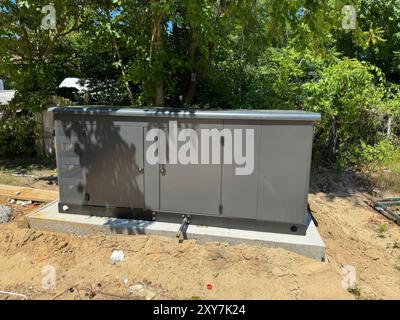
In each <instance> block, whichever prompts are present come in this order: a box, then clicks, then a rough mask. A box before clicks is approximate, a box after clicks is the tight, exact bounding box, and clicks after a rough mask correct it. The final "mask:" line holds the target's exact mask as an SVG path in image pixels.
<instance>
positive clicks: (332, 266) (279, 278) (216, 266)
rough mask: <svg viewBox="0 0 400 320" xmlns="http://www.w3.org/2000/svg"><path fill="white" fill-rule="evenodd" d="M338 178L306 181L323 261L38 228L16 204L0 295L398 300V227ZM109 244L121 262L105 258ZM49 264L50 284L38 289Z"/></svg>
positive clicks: (0, 245)
mask: <svg viewBox="0 0 400 320" xmlns="http://www.w3.org/2000/svg"><path fill="white" fill-rule="evenodd" d="M344 183H345V184H346V185H345V186H340V185H339V186H338V185H336V187H337V188H336V189H337V190H340V191H337V190H335V188H331V189H332V190H330V191H329V192H321V190H325V189H324V186H323V184H324V179H323V178H322V179H319V180H317V181H314V182H313V184H312V186H311V193H310V197H309V203H310V208H311V210H312V213H313V216H314V218H315V220H316V221H317V223H318V230H319V232H320V233H321V236H322V238H323V240H324V242H325V244H326V246H327V254H326V260H325V261H324V262H318V261H314V260H311V259H308V258H306V257H303V256H300V255H298V254H295V253H292V252H289V251H286V250H283V249H272V248H265V247H253V246H247V245H234V246H233V245H227V244H224V243H209V244H203V245H200V244H197V243H196V242H195V241H193V240H192V241H191V240H189V241H184V242H183V243H178V242H177V240H176V239H173V238H167V237H157V236H145V235H142V236H106V235H96V236H88V237H79V236H73V235H64V234H56V233H48V232H40V231H35V230H32V229H29V228H27V227H26V225H25V224H24V219H23V216H24V215H25V214H26V213H27V212H28V211H30V210H32V209H33V207H35V205H32V206H30V207H26V208H23V207H21V206H17V205H14V206H13V207H14V212H15V218H14V219H13V221H12V222H10V223H7V224H3V225H0V291H11V292H17V293H20V294H23V295H25V296H26V297H27V298H29V299H121V298H124V299H145V298H147V299H356V298H360V299H400V227H399V226H397V225H395V224H394V223H392V222H390V221H388V220H387V219H386V218H384V217H382V216H380V215H379V214H378V213H377V212H376V211H375V210H373V209H372V208H370V207H369V205H368V204H369V196H368V194H366V193H363V192H362V190H357V189H356V188H355V187H354V183H353V181H350V182H348V181H345V182H344ZM349 185H350V187H349ZM1 203H3V204H4V203H6V199H0V204H1ZM113 250H123V251H124V253H125V261H122V262H117V263H116V264H111V263H110V262H109V257H110V255H111V253H112V252H113ZM343 265H352V266H354V267H355V269H356V272H357V289H356V290H354V291H353V292H352V293H349V292H348V291H346V290H344V289H343V288H342V287H341V281H342V274H341V269H342V266H343ZM52 270H54V271H55V278H54V279H55V285H56V286H55V288H49V289H44V288H43V284H46V283H48V282H47V280H48V279H49V277H50V278H51V275H52V273H49V271H52ZM209 285H211V286H209ZM0 299H19V297H15V296H12V295H7V294H0Z"/></svg>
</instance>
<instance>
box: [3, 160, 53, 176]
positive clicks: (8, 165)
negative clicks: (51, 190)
mask: <svg viewBox="0 0 400 320" xmlns="http://www.w3.org/2000/svg"><path fill="white" fill-rule="evenodd" d="M55 168H56V163H55V161H54V160H52V159H48V158H43V157H34V158H0V171H5V172H7V171H12V172H26V173H29V172H31V171H33V170H43V169H49V170H53V169H55Z"/></svg>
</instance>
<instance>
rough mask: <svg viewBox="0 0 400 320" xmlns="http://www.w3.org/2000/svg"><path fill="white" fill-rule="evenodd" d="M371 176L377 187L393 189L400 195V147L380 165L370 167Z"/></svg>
mask: <svg viewBox="0 0 400 320" xmlns="http://www.w3.org/2000/svg"><path fill="white" fill-rule="evenodd" d="M370 169H371V170H372V174H371V175H370V178H371V180H372V182H373V184H375V185H376V187H377V188H379V189H381V190H383V191H387V190H389V191H392V192H394V193H398V194H399V196H400V148H399V151H396V152H394V153H392V154H391V155H390V156H389V157H387V159H386V160H385V161H384V162H383V163H382V164H380V165H374V166H372V167H371V168H370Z"/></svg>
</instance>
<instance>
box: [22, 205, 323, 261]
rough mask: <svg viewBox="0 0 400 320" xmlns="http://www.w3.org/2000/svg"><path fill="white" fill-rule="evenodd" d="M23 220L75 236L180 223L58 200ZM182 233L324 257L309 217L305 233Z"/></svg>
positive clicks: (166, 230)
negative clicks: (62, 205) (76, 210)
mask: <svg viewBox="0 0 400 320" xmlns="http://www.w3.org/2000/svg"><path fill="white" fill-rule="evenodd" d="M309 218H310V217H309ZM27 220H28V223H29V226H30V227H31V228H33V229H37V230H42V231H51V232H61V233H72V234H77V235H90V234H96V233H97V234H98V233H106V234H126V235H129V234H132V235H134V234H155V235H163V236H172V237H175V236H176V234H177V232H178V230H179V227H180V225H179V224H176V223H167V222H157V221H154V222H153V221H141V220H126V219H118V218H107V217H94V216H86V215H77V214H65V213H59V212H58V201H54V202H52V203H49V204H48V205H46V206H44V207H42V208H40V209H39V210H37V211H35V212H33V213H31V214H29V215H28V216H27ZM186 235H187V238H188V239H196V240H197V241H199V242H200V243H204V242H227V243H230V244H240V243H243V244H249V245H259V246H266V247H273V248H283V249H286V250H289V251H293V252H296V253H298V254H301V255H304V256H306V257H309V258H312V259H316V260H323V259H324V257H325V244H324V242H323V241H322V239H321V236H320V235H319V232H318V230H317V228H316V226H315V224H314V222H313V221H312V220H311V218H310V223H309V226H308V229H307V232H306V235H305V236H301V235H291V234H280V233H270V232H260V231H249V230H238V229H228V228H216V227H207V226H198V225H192V224H191V225H189V226H188V228H187V230H186Z"/></svg>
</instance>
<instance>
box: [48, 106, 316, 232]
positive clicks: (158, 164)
mask: <svg viewBox="0 0 400 320" xmlns="http://www.w3.org/2000/svg"><path fill="white" fill-rule="evenodd" d="M49 111H50V112H52V113H54V121H55V136H56V150H57V152H56V153H57V165H58V173H59V187H60V201H59V210H60V212H63V213H71V214H87V215H93V216H106V217H118V218H125V219H139V220H148V221H162V222H178V223H181V222H182V226H183V225H184V224H187V223H189V222H190V223H191V224H197V225H207V226H217V227H227V228H235V229H247V230H256V231H268V232H278V233H289V234H290V233H293V234H301V235H304V234H305V233H306V230H307V225H308V223H309V221H308V214H307V196H308V187H309V176H310V165H311V154H312V141H313V127H314V123H315V122H316V121H318V120H320V115H319V114H317V113H309V112H302V111H278V110H268V111H267V110H234V111H198V110H193V111H192V110H181V109H158V108H149V109H132V108H118V107H54V108H50V109H49ZM196 153H197V154H196ZM156 160H158V161H156Z"/></svg>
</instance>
